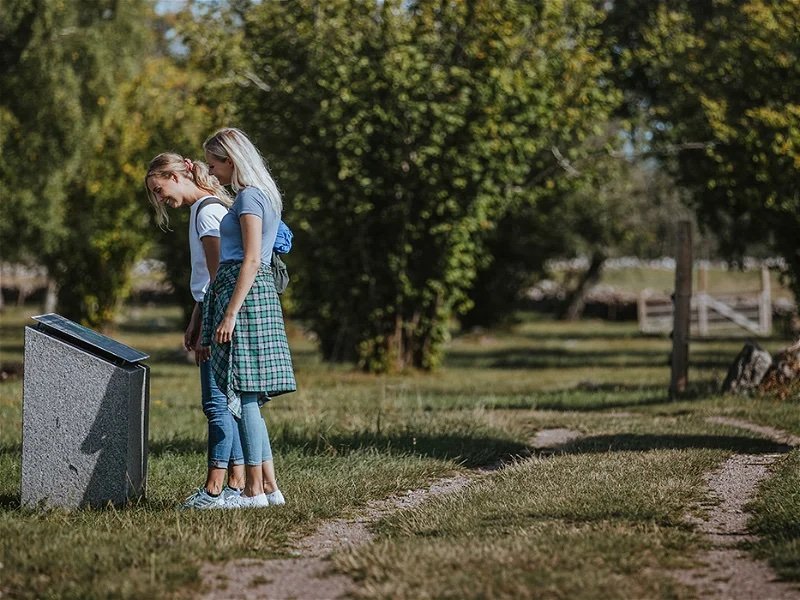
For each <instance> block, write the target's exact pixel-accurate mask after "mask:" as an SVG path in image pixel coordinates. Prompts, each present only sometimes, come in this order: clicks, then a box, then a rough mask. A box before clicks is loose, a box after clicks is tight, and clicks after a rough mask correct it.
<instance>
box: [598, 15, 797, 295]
mask: <svg viewBox="0 0 800 600" xmlns="http://www.w3.org/2000/svg"><path fill="white" fill-rule="evenodd" d="M798 12H800V1H798V0H786V1H784V0H780V1H778V0H747V1H734V0H709V1H705V2H691V1H688V0H672V1H661V2H652V3H650V2H648V3H636V2H629V1H617V2H615V3H614V9H613V10H612V16H611V18H610V20H609V34H610V36H611V37H612V38H613V39H614V41H616V43H617V46H616V47H617V48H618V49H619V53H618V56H617V58H618V64H619V70H618V71H617V73H618V74H619V75H620V83H621V84H622V85H624V86H625V87H626V88H627V89H628V90H629V99H630V105H631V106H632V107H634V108H633V109H632V110H638V109H640V108H641V107H644V108H645V110H646V113H647V117H648V120H649V124H650V126H651V128H652V129H653V131H654V133H655V138H654V141H653V144H654V150H656V151H658V152H660V153H662V154H665V155H667V156H673V157H674V161H673V163H672V165H673V167H674V171H675V173H676V174H677V177H678V181H679V183H681V184H682V185H684V186H685V187H686V188H687V189H688V190H690V191H691V192H692V202H693V204H694V206H695V208H696V209H697V212H698V216H699V218H700V220H701V222H702V223H703V224H705V225H706V226H707V227H708V228H710V229H711V230H713V231H714V232H715V233H716V234H717V235H719V237H720V239H721V242H722V246H721V247H722V250H723V251H725V252H726V253H727V254H728V256H730V257H734V258H736V257H738V256H740V255H741V253H742V252H743V251H744V250H745V249H746V247H747V245H748V244H751V243H753V242H763V243H767V244H769V246H770V247H771V249H772V250H773V251H774V252H777V253H778V254H780V255H781V256H783V257H784V258H785V259H786V260H787V261H788V263H789V265H790V269H791V276H792V279H793V281H794V286H795V290H796V291H800V283H799V282H800V257H799V256H798V254H797V251H796V248H797V233H798V230H800V217H799V216H798V215H800V211H798V209H800V196H798V193H797V177H798V171H800V105H798V102H797V98H798V96H800V66H799V65H800V61H798V57H799V56H800V37H798V35H797V19H796V17H797V14H798Z"/></svg>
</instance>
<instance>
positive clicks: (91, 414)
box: [21, 313, 150, 508]
mask: <svg viewBox="0 0 800 600" xmlns="http://www.w3.org/2000/svg"><path fill="white" fill-rule="evenodd" d="M33 319H34V320H35V321H37V324H36V325H34V326H27V327H25V370H24V381H23V407H22V490H21V500H22V505H23V506H25V507H36V506H47V507H55V506H58V507H66V508H78V507H83V506H91V507H101V506H105V505H107V504H108V503H109V502H110V503H112V504H114V505H121V504H124V503H125V502H127V501H129V500H131V499H135V498H138V497H141V496H143V495H144V493H145V484H146V480H147V434H148V409H149V407H148V403H149V391H150V373H149V368H148V367H147V366H146V365H144V364H141V361H142V360H144V359H146V358H148V356H147V355H146V354H144V353H142V352H139V351H138V350H135V349H133V348H130V347H129V346H126V345H124V344H121V343H120V342H117V341H115V340H113V339H111V338H108V337H106V336H104V335H101V334H99V333H97V332H95V331H92V330H91V329H87V328H86V327H83V326H82V325H79V324H77V323H74V322H73V321H70V320H68V319H65V318H64V317H61V316H59V315H56V314H52V313H51V314H47V315H41V316H38V317H33Z"/></svg>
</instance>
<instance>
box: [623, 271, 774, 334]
mask: <svg viewBox="0 0 800 600" xmlns="http://www.w3.org/2000/svg"><path fill="white" fill-rule="evenodd" d="M697 280H698V281H697V291H696V292H695V293H693V294H692V299H691V324H690V328H691V332H692V335H694V336H698V337H706V336H711V335H719V334H723V333H730V332H731V331H732V330H733V331H736V330H740V331H741V330H744V331H747V332H748V333H750V334H752V335H757V336H768V335H770V334H771V333H772V291H771V289H770V280H769V269H767V267H762V269H761V289H760V290H758V291H750V292H739V293H732V294H724V295H722V294H719V295H717V294H715V295H713V296H712V295H711V294H710V293H709V292H708V271H707V269H706V268H705V267H704V266H700V267H699V269H698V277H697ZM638 317H639V331H641V332H642V333H669V332H671V331H672V327H673V302H672V300H671V299H670V298H664V297H663V296H659V295H656V294H654V293H653V292H652V291H650V290H644V291H643V292H642V293H641V294H640V295H639V306H638Z"/></svg>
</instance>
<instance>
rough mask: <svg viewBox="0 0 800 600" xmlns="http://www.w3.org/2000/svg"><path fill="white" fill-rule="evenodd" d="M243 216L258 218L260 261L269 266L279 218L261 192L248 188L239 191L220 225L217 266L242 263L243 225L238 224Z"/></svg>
mask: <svg viewBox="0 0 800 600" xmlns="http://www.w3.org/2000/svg"><path fill="white" fill-rule="evenodd" d="M242 215H255V216H257V217H259V218H260V219H261V262H262V263H266V264H270V260H271V258H272V247H273V246H274V245H275V238H276V236H277V233H278V224H279V223H280V220H281V216H280V214H278V213H276V212H275V211H273V210H272V209H271V208H270V207H269V203H268V202H267V197H266V196H265V195H264V192H262V191H261V190H260V189H258V188H255V187H249V186H248V187H246V188H242V189H241V190H239V193H238V194H236V200H234V201H233V206H231V208H230V210H229V211H228V214H227V215H225V217H223V219H222V222H220V224H219V232H220V253H219V254H220V255H219V262H220V264H224V263H236V262H242V261H243V260H244V247H243V245H242V225H241V223H240V222H239V218H240V217H241V216H242Z"/></svg>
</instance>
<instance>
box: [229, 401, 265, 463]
mask: <svg viewBox="0 0 800 600" xmlns="http://www.w3.org/2000/svg"><path fill="white" fill-rule="evenodd" d="M237 424H238V425H239V437H240V438H241V440H242V450H243V451H244V462H245V464H246V465H251V466H254V465H260V464H261V463H262V462H264V461H268V460H272V448H271V447H270V443H269V433H268V432H267V423H266V421H264V419H262V418H261V411H260V410H259V407H258V394H257V393H255V392H242V418H241V419H239V420H238V421H237Z"/></svg>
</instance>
